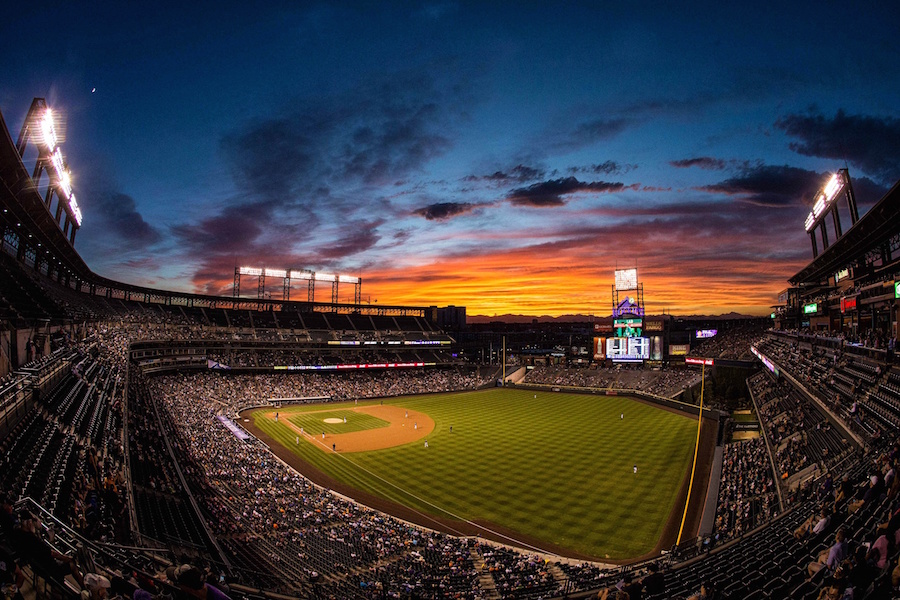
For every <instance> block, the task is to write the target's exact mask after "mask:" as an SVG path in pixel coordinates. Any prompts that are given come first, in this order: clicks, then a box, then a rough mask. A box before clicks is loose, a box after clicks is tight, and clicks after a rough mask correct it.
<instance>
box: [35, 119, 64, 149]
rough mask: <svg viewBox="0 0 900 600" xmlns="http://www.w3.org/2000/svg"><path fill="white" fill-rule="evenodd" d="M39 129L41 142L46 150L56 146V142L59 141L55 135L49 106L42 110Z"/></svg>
mask: <svg viewBox="0 0 900 600" xmlns="http://www.w3.org/2000/svg"><path fill="white" fill-rule="evenodd" d="M40 129H41V144H42V145H43V146H44V148H46V149H47V150H50V151H52V150H53V149H54V148H56V144H57V143H58V142H59V138H58V137H57V135H56V126H55V124H54V122H53V111H51V110H50V109H49V108H48V109H47V110H45V111H44V115H43V116H42V117H41V122H40Z"/></svg>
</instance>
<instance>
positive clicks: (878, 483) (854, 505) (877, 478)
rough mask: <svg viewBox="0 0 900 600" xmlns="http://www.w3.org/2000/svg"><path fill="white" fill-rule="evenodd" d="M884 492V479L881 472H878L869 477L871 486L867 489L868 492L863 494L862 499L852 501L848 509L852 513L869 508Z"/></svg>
mask: <svg viewBox="0 0 900 600" xmlns="http://www.w3.org/2000/svg"><path fill="white" fill-rule="evenodd" d="M883 494H884V481H883V480H882V479H881V474H880V473H877V474H875V475H872V476H871V477H869V487H868V488H867V489H866V493H865V494H863V497H862V498H861V499H860V500H857V501H855V502H851V503H850V505H849V506H848V507H847V510H849V511H850V512H851V513H855V512H856V511H858V510H861V509H869V508H871V507H872V505H873V504H875V501H876V500H878V499H879V498H880V497H881V496H882V495H883Z"/></svg>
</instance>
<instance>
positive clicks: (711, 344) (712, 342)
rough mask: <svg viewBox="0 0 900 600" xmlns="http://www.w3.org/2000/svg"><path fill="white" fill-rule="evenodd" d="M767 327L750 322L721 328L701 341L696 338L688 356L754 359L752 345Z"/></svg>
mask: <svg viewBox="0 0 900 600" xmlns="http://www.w3.org/2000/svg"><path fill="white" fill-rule="evenodd" d="M766 329H767V325H766V324H750V325H743V326H740V327H732V328H730V329H727V330H726V329H721V330H719V331H718V333H716V335H714V336H713V337H710V338H706V339H704V340H700V341H697V340H695V341H694V343H693V344H692V345H691V350H690V352H688V356H702V357H704V358H722V359H732V360H753V354H752V353H751V352H750V346H752V345H753V343H754V342H755V341H756V340H758V339H759V338H760V337H762V336H763V335H764V334H765V332H766Z"/></svg>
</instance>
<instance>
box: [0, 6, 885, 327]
mask: <svg viewBox="0 0 900 600" xmlns="http://www.w3.org/2000/svg"><path fill="white" fill-rule="evenodd" d="M17 4H18V5H19V6H15V7H7V9H6V10H5V11H4V14H5V17H6V19H5V22H4V23H3V25H2V26H0V73H2V75H0V111H2V112H3V115H4V118H5V119H6V122H7V126H8V127H9V129H10V132H11V135H12V136H13V138H15V136H16V135H18V131H19V128H20V127H21V125H22V121H23V119H24V117H25V112H26V111H27V110H28V107H29V105H30V103H31V100H32V98H34V97H44V98H46V99H47V101H48V103H49V104H50V105H51V106H52V107H53V108H54V109H55V110H56V111H57V112H58V113H60V114H61V115H62V118H63V119H64V132H65V136H66V139H65V143H64V145H63V154H64V156H65V157H66V160H67V161H68V163H69V165H70V168H71V171H72V173H73V178H74V188H75V191H76V194H77V197H78V201H79V204H80V205H81V208H82V212H83V214H84V225H83V227H82V229H81V230H80V231H79V233H78V237H77V239H76V243H75V246H76V249H78V250H79V252H80V253H81V254H82V256H83V257H84V259H85V260H86V262H87V263H88V265H89V266H90V267H91V268H92V269H93V270H94V271H95V272H97V273H98V274H100V275H104V276H107V277H111V278H114V279H118V280H121V281H125V282H129V283H135V284H140V285H148V286H151V287H159V288H166V289H177V290H183V291H196V292H202V293H214V294H227V295H231V286H232V280H233V274H234V267H235V266H236V265H248V266H268V267H272V268H288V269H289V268H293V269H312V270H317V271H329V272H338V273H347V274H352V275H358V276H360V277H362V279H363V287H362V296H363V300H364V301H367V302H373V303H374V302H376V301H377V302H378V303H379V304H412V305H432V304H437V305H447V304H455V305H463V306H466V307H467V309H468V314H470V315H494V314H504V313H516V314H529V315H545V314H546V315H561V314H569V313H582V314H597V315H602V314H609V312H610V308H611V307H610V304H611V292H610V288H611V286H612V283H613V271H614V270H615V269H616V268H617V266H618V267H619V268H628V267H634V266H636V267H637V269H638V274H639V278H640V280H641V281H642V282H643V285H644V293H645V301H646V305H647V309H648V311H650V312H654V313H655V312H661V311H663V310H665V311H667V312H671V313H674V314H700V313H705V314H719V313H725V312H729V311H738V312H743V313H747V314H768V312H769V311H770V309H769V307H770V305H772V304H774V303H775V302H776V297H777V293H778V292H779V290H781V289H783V288H784V287H786V285H787V283H786V280H787V278H788V277H790V276H791V275H793V274H794V273H796V272H797V271H798V270H800V269H801V268H802V267H803V266H804V265H805V264H807V263H808V262H809V261H810V260H811V258H812V251H811V245H810V242H809V238H808V237H807V235H806V233H805V231H804V228H803V221H804V217H805V216H806V214H807V213H808V211H809V209H810V205H811V198H812V194H813V193H814V192H815V191H816V189H817V188H819V187H821V186H822V185H823V183H824V181H825V179H826V177H827V176H828V174H829V173H830V172H833V171H835V170H837V169H839V168H842V167H847V168H848V169H849V170H850V175H851V177H852V179H853V185H854V189H855V191H856V193H857V196H858V199H859V201H860V208H861V212H865V210H867V209H868V208H869V207H870V206H871V205H872V204H873V203H874V202H875V201H877V200H878V199H879V198H880V197H881V196H882V195H883V194H884V193H885V192H886V191H887V189H888V188H890V186H892V185H893V184H894V183H896V182H897V181H898V179H900V43H898V39H897V31H898V29H897V28H898V23H900V4H898V3H896V2H862V3H850V2H842V3H828V2H809V3H799V2H791V3H782V4H784V5H783V6H778V5H775V4H771V5H760V6H758V7H754V6H752V5H750V4H747V3H744V4H742V5H740V6H730V4H732V3H719V2H711V3H703V2H690V3H683V4H677V3H616V4H612V3H607V2H592V3H588V2H534V3H523V2H488V3H485V2H472V3H468V2H402V3H391V2H361V3H348V2H328V3H312V2H310V3H306V2H303V3H295V2H271V3H261V4H259V6H256V5H255V3H246V2H241V3H232V2H219V3H191V2H180V3H178V4H174V3H172V4H167V3H165V2H162V3H153V4H152V5H151V4H144V5H141V4H140V3H130V2H117V3H109V4H105V3H103V2H97V3H89V6H86V7H85V6H82V5H81V3H65V4H59V5H56V4H49V5H47V6H41V7H37V6H34V5H31V4H28V3H17ZM723 4H727V5H729V6H723ZM261 7H265V8H261ZM245 289H246V290H247V291H248V292H250V293H253V294H255V291H256V284H255V281H252V282H248V285H247V286H246V288H245ZM271 291H272V292H273V295H275V296H276V297H280V293H281V287H280V285H275V286H272V287H271ZM321 291H322V293H321V294H320V295H318V296H317V299H319V300H329V299H330V296H329V294H328V290H327V289H322V290H321ZM294 294H295V297H299V296H303V297H305V288H301V287H300V286H299V285H298V287H297V288H296V291H295V292H294ZM351 297H352V288H351V286H346V288H342V289H341V298H340V299H341V300H348V299H350V298H351Z"/></svg>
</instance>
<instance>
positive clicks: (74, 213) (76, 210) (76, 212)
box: [69, 194, 81, 227]
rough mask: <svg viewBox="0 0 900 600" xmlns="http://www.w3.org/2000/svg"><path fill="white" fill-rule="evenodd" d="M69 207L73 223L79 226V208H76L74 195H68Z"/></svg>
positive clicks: (76, 203)
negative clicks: (73, 218)
mask: <svg viewBox="0 0 900 600" xmlns="http://www.w3.org/2000/svg"><path fill="white" fill-rule="evenodd" d="M69 208H71V209H72V216H74V217H75V224H76V225H78V226H79V227H81V209H80V208H78V202H76V201H75V195H74V194H72V195H71V196H69Z"/></svg>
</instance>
